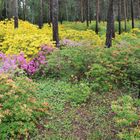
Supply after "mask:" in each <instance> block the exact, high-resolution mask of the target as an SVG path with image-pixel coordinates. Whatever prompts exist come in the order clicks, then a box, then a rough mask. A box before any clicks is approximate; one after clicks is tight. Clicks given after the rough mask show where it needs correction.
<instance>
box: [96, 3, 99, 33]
mask: <svg viewBox="0 0 140 140" xmlns="http://www.w3.org/2000/svg"><path fill="white" fill-rule="evenodd" d="M98 24H99V0H96V29H95V32H96V34H98V32H99V27H98Z"/></svg>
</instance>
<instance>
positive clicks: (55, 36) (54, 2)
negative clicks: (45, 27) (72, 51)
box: [52, 0, 59, 48]
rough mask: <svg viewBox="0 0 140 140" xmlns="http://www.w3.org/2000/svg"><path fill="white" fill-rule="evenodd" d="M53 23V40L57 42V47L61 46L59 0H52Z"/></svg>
mask: <svg viewBox="0 0 140 140" xmlns="http://www.w3.org/2000/svg"><path fill="white" fill-rule="evenodd" d="M52 25H53V41H55V42H56V47H57V48H59V34H58V0H52Z"/></svg>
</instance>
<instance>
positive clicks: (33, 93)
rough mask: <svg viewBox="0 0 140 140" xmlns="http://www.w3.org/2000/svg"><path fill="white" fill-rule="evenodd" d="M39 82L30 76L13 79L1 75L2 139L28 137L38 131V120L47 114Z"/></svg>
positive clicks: (0, 114)
mask: <svg viewBox="0 0 140 140" xmlns="http://www.w3.org/2000/svg"><path fill="white" fill-rule="evenodd" d="M37 86H38V85H37V84H36V83H34V82H33V81H31V80H30V79H28V78H16V79H14V80H12V79H11V78H10V77H9V76H7V75H0V139H1V140H6V139H17V138H21V137H24V138H27V137H28V136H29V134H30V133H32V132H35V131H36V125H37V123H38V122H37V120H38V119H39V117H41V116H44V115H45V114H47V110H48V109H47V108H48V106H46V104H45V103H44V101H45V99H44V100H41V99H40V98H39V97H38V93H37Z"/></svg>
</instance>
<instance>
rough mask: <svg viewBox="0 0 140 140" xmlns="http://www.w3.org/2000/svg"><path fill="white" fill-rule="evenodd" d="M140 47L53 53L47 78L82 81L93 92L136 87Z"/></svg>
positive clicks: (86, 48) (73, 49)
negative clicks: (88, 85) (89, 86)
mask: <svg viewBox="0 0 140 140" xmlns="http://www.w3.org/2000/svg"><path fill="white" fill-rule="evenodd" d="M139 56H140V48H139V47H125V46H122V47H112V48H110V49H107V48H93V47H76V48H73V47H71V48H64V49H62V50H56V51H54V53H53V54H52V55H50V56H49V57H48V66H47V67H46V68H45V70H46V75H47V77H51V78H52V77H53V78H56V79H63V80H67V81H71V82H78V81H81V80H86V81H87V82H88V83H90V85H91V86H92V88H93V90H95V91H100V92H106V91H109V90H112V89H114V88H116V87H119V88H120V87H124V86H127V87H129V88H130V87H131V86H132V87H134V86H135V87H136V88H137V89H138V86H139V83H140V81H139V77H140V57H139Z"/></svg>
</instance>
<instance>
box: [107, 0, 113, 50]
mask: <svg viewBox="0 0 140 140" xmlns="http://www.w3.org/2000/svg"><path fill="white" fill-rule="evenodd" d="M113 4H114V0H109V8H108V15H107V31H106V46H107V48H110V47H111V46H112V37H113V36H114V35H113V34H114V11H113Z"/></svg>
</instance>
